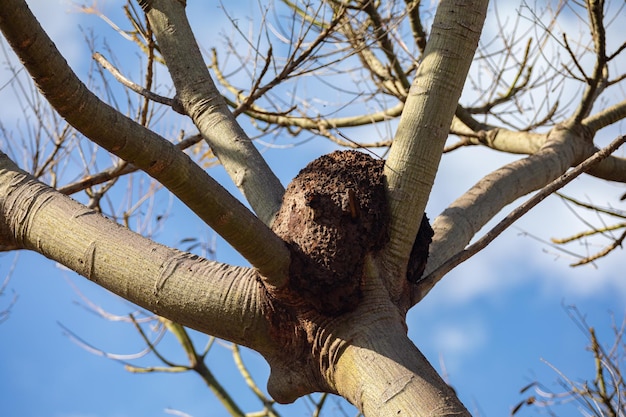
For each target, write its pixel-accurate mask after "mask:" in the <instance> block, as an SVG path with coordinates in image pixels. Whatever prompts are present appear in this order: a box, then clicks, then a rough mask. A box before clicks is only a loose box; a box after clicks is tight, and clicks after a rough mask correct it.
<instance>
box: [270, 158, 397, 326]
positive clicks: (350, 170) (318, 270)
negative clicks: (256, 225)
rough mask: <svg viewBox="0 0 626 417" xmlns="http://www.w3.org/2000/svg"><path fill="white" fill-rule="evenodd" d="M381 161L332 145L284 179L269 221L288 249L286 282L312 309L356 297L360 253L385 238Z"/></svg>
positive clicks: (339, 308) (336, 308)
mask: <svg viewBox="0 0 626 417" xmlns="http://www.w3.org/2000/svg"><path fill="white" fill-rule="evenodd" d="M383 166H384V161H382V160H377V159H374V158H372V157H370V156H369V155H366V154H364V153H362V152H357V151H337V152H333V153H331V154H329V155H324V156H322V157H320V158H318V159H316V160H314V161H313V162H311V163H310V164H309V165H307V166H306V167H305V168H304V169H303V170H302V171H300V173H299V174H298V175H297V176H296V178H294V180H293V181H292V182H291V183H290V184H289V186H288V187H287V190H286V191H285V196H284V198H283V204H282V206H281V209H280V211H279V212H278V215H277V217H276V220H275V221H274V224H273V226H272V228H273V230H274V231H275V232H276V233H277V234H278V235H279V236H280V237H281V238H282V239H283V240H285V242H287V244H288V245H289V248H290V250H291V253H292V262H291V268H290V287H291V289H292V290H294V291H295V292H297V293H298V294H299V295H301V296H302V297H303V298H305V299H306V300H307V301H308V302H309V303H310V304H311V305H312V306H313V307H314V308H315V309H316V310H317V311H319V312H321V313H324V314H329V315H336V314H340V313H343V312H346V311H350V310H352V309H354V308H355V307H356V306H357V304H358V302H359V300H360V297H361V280H362V272H363V259H364V257H365V254H366V253H367V252H371V251H376V250H379V249H381V248H382V247H383V246H384V244H385V243H386V242H387V236H388V232H387V227H388V210H387V200H386V195H385V187H384V183H383Z"/></svg>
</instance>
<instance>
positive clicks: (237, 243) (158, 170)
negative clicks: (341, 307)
mask: <svg viewBox="0 0 626 417" xmlns="http://www.w3.org/2000/svg"><path fill="white" fill-rule="evenodd" d="M0 7H1V8H2V15H1V16H2V17H1V18H0V27H1V29H2V32H3V34H4V35H5V37H6V39H7V40H8V41H9V43H10V44H11V46H12V48H13V50H14V51H15V52H16V53H17V55H18V56H19V57H20V58H21V60H22V62H23V63H24V65H25V67H26V69H27V70H28V71H29V72H30V74H31V76H32V77H33V79H34V80H35V82H36V83H37V85H38V87H39V89H40V90H41V92H42V93H43V94H44V95H45V96H46V98H47V100H48V101H49V102H50V104H51V105H52V107H53V108H54V109H55V110H56V111H57V112H58V113H59V114H60V115H61V116H62V117H64V118H65V119H66V120H67V121H68V122H69V123H70V124H72V125H73V126H74V127H75V128H76V129H77V130H78V131H80V132H81V133H83V134H84V135H85V136H86V137H88V138H89V139H91V140H92V141H93V142H95V143H97V144H98V145H100V146H102V147H103V148H105V149H107V150H108V151H109V152H111V153H114V154H115V155H117V156H119V157H120V158H122V159H124V160H126V161H128V162H130V163H132V164H134V165H135V166H137V167H138V168H140V169H142V170H143V171H145V172H146V173H148V174H149V175H150V176H152V177H153V178H154V179H156V180H157V181H159V182H161V184H163V185H164V186H166V187H167V188H168V189H169V190H170V191H172V193H174V194H175V195H176V196H177V197H178V198H180V199H181V201H183V202H184V203H185V204H186V205H187V206H188V207H189V208H190V209H191V210H193V211H194V212H195V213H196V214H197V215H198V216H199V217H200V218H201V219H203V220H204V221H205V222H206V223H207V224H208V225H210V226H211V227H213V228H214V230H215V231H216V232H217V233H219V234H220V235H222V236H223V237H224V238H225V239H226V240H227V241H228V242H229V243H231V244H232V245H233V247H235V248H236V249H237V250H238V251H239V252H240V253H242V255H243V256H244V257H246V259H248V261H250V263H251V264H252V265H254V266H256V267H258V268H259V270H260V271H261V272H262V274H263V275H266V276H271V275H274V277H275V279H277V283H278V282H281V280H282V279H284V278H285V274H286V268H287V265H288V263H289V255H288V251H287V248H286V247H285V245H284V243H283V241H282V240H281V239H279V238H278V237H276V235H275V234H274V233H272V232H271V230H269V228H267V227H266V226H265V225H264V224H262V223H261V222H260V221H259V219H258V218H256V217H255V216H254V215H253V214H252V213H251V212H250V211H249V210H248V209H247V208H246V207H245V206H244V205H243V204H241V203H240V202H239V201H238V200H237V199H235V198H234V197H233V196H232V195H231V194H230V193H229V192H228V191H226V190H225V189H224V188H223V187H222V186H221V185H220V184H218V183H217V182H216V181H215V180H213V179H212V178H211V177H210V176H209V175H208V174H207V173H206V172H205V171H204V170H203V169H202V168H201V167H199V166H198V165H197V164H195V163H194V162H193V161H192V160H191V159H190V158H189V157H188V156H187V155H186V154H184V153H183V152H182V151H181V150H179V149H177V148H176V147H175V146H174V145H173V144H171V143H170V142H169V141H167V140H165V139H164V138H162V137H161V136H159V135H157V134H156V133H154V132H152V131H151V130H149V129H147V128H145V127H144V126H141V125H140V124H138V123H136V122H134V121H133V120H131V119H129V118H127V117H125V116H124V115H122V114H121V113H119V112H118V111H116V110H115V109H113V108H111V107H110V106H109V105H107V104H106V103H104V102H102V101H101V100H100V99H99V98H98V97H97V96H96V95H95V94H93V93H92V92H91V91H89V89H88V88H87V87H86V86H85V85H84V84H83V83H82V82H81V81H80V79H79V78H78V77H77V76H76V74H74V72H73V71H72V69H71V68H70V67H69V66H68V64H67V62H66V61H65V59H64V58H63V56H62V55H61V54H60V53H59V51H58V49H57V48H56V47H55V45H54V44H53V42H52V41H51V40H50V38H49V37H48V36H47V34H46V33H45V32H44V31H43V29H42V28H41V26H40V25H39V22H38V21H37V20H36V18H35V17H34V16H33V15H32V13H31V12H30V10H29V9H28V6H27V5H26V4H25V3H24V1H23V0H7V1H4V2H2V6H0ZM103 124H106V129H103V128H102V126H103ZM242 230H246V231H248V233H245V234H242V233H241V231H242ZM248 234H249V236H248ZM255 239H258V241H257V242H256V243H254V241H255ZM279 254H280V255H279Z"/></svg>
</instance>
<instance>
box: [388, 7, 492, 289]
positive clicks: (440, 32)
mask: <svg viewBox="0 0 626 417" xmlns="http://www.w3.org/2000/svg"><path fill="white" fill-rule="evenodd" d="M487 4H488V1H487V0H480V1H473V2H458V1H442V2H441V3H440V4H439V6H438V8H437V14H436V15H435V20H434V22H433V26H432V29H431V34H430V38H429V40H428V43H427V45H426V50H425V51H424V56H423V60H422V62H421V63H420V66H419V68H418V71H417V74H416V76H415V79H414V80H413V84H412V86H411V89H410V91H409V96H408V98H407V101H406V103H405V107H404V110H403V112H402V116H401V118H400V124H399V126H398V130H397V132H396V135H395V138H394V142H393V144H392V146H391V150H390V152H389V158H388V159H387V161H386V165H385V175H386V176H387V181H388V189H389V192H388V196H389V205H390V211H391V226H390V230H391V239H390V243H389V245H388V247H387V249H386V251H385V255H384V257H385V261H386V264H387V265H388V266H389V268H391V269H396V271H395V273H394V274H393V275H394V276H403V273H402V271H403V269H402V268H403V266H406V264H407V261H408V259H409V254H410V251H411V248H412V246H413V242H414V240H415V236H416V235H417V231H418V229H419V225H420V222H421V219H422V213H424V209H425V207H426V202H427V200H428V196H429V194H430V190H431V188H432V184H433V182H434V179H435V175H436V173H437V169H438V166H439V160H440V158H441V154H442V152H443V147H444V143H445V140H446V138H447V136H448V131H449V127H450V124H451V123H452V117H453V116H454V112H455V109H456V107H457V103H458V99H459V97H460V95H461V90H462V89H463V84H464V82H465V78H466V77H467V73H468V71H469V67H470V64H471V62H472V59H473V56H474V52H475V51H476V47H477V45H478V39H479V37H480V33H481V30H482V26H483V23H484V20H485V16H486V13H487ZM397 268H400V271H397ZM398 272H400V273H398ZM402 285H404V282H402V281H398V282H395V283H392V287H395V288H394V290H393V291H392V292H393V293H394V295H393V296H398V295H399V293H400V292H401V291H402V289H401V287H402Z"/></svg>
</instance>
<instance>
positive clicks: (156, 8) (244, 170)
mask: <svg viewBox="0 0 626 417" xmlns="http://www.w3.org/2000/svg"><path fill="white" fill-rule="evenodd" d="M139 4H140V5H141V7H142V8H143V9H144V10H145V12H146V14H147V16H148V19H149V20H150V23H151V24H152V28H153V31H154V34H155V37H156V39H157V43H158V45H159V50H160V51H161V54H162V55H163V57H164V58H165V62H166V63H167V68H168V70H169V72H170V75H171V77H172V81H173V82H174V86H175V87H176V94H177V98H178V100H179V101H180V103H181V105H182V107H183V109H184V111H185V113H186V114H188V115H189V117H191V119H192V120H193V122H194V124H195V125H196V126H197V127H198V130H199V131H200V133H201V134H202V135H203V136H204V138H205V139H206V141H207V143H208V144H209V146H211V149H212V151H213V153H214V154H215V156H217V158H218V159H219V160H220V162H221V163H222V165H223V166H224V168H225V169H226V171H227V172H228V174H229V176H230V177H231V178H232V180H233V182H234V183H235V185H236V186H237V187H238V188H239V189H240V190H241V192H242V193H243V194H244V196H245V197H246V199H247V200H248V202H249V203H250V205H251V206H252V208H253V209H254V211H255V212H256V213H257V215H258V216H259V218H260V219H261V220H263V222H264V223H265V224H267V225H269V224H271V222H272V220H273V218H274V215H275V214H276V212H277V211H278V208H279V207H280V205H281V203H282V196H283V193H284V191H285V190H284V188H283V186H282V185H281V184H280V181H279V180H278V178H277V177H276V176H275V175H274V173H273V172H272V170H271V169H270V168H269V166H268V165H267V163H266V162H265V160H264V159H263V157H262V156H261V154H260V153H259V151H258V150H257V149H256V148H255V146H254V144H253V143H252V141H251V140H250V138H248V136H247V135H246V133H245V132H244V131H243V129H242V128H241V126H239V124H238V123H237V121H236V120H235V117H234V116H233V114H232V113H231V112H230V110H229V108H228V105H227V104H226V101H224V98H223V97H222V95H221V94H220V92H219V91H218V90H217V88H216V87H215V84H214V83H213V80H212V79H211V76H210V74H209V70H208V68H207V66H206V64H205V62H204V59H203V58H202V54H201V53H200V49H199V48H198V45H197V43H196V40H195V37H194V35H193V32H192V30H191V27H190V26H189V22H188V21H187V16H186V15H185V6H184V4H183V2H180V1H173V0H153V1H150V0H145V1H139Z"/></svg>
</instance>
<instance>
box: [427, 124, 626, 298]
mask: <svg viewBox="0 0 626 417" xmlns="http://www.w3.org/2000/svg"><path fill="white" fill-rule="evenodd" d="M625 141H626V136H620V137H619V138H617V139H615V140H614V141H613V142H612V143H611V144H610V145H609V146H607V147H606V148H603V149H601V150H599V151H598V152H596V153H594V154H593V155H592V156H591V157H589V158H587V159H585V161H583V162H582V163H580V164H579V165H577V166H576V168H574V169H572V170H570V171H567V172H566V173H564V174H563V175H561V176H560V177H559V178H557V179H555V180H554V181H552V182H551V183H550V184H548V185H547V186H546V187H544V188H543V189H541V191H540V192H538V193H537V194H535V195H534V196H532V197H531V198H530V199H528V200H527V201H526V202H524V204H522V205H520V206H518V207H517V208H516V209H515V210H513V211H512V212H511V213H509V214H508V215H507V216H506V217H505V218H504V219H503V220H501V221H500V222H499V223H498V224H497V225H496V226H495V227H494V228H492V229H491V230H490V231H489V232H487V233H486V234H485V235H484V236H482V237H481V238H480V239H479V240H477V241H476V242H475V243H473V244H472V245H470V246H469V247H467V248H466V249H464V250H462V251H460V252H459V253H457V254H456V255H454V256H452V257H451V258H449V259H448V260H447V261H445V262H444V263H443V264H442V265H441V266H439V267H438V268H437V269H436V270H435V271H432V272H431V273H430V274H429V275H428V276H426V277H424V279H423V280H422V281H421V282H420V283H419V284H418V285H419V287H420V290H419V291H420V292H421V293H424V294H425V293H426V292H427V291H428V290H429V289H430V288H432V287H433V286H434V284H435V283H436V282H437V281H438V280H439V279H440V278H441V277H443V276H444V275H445V274H447V273H448V272H449V271H450V270H452V269H453V268H455V267H456V266H457V265H459V264H461V263H462V262H464V261H466V260H467V259H469V258H470V257H472V256H473V255H475V254H476V253H478V252H479V251H481V250H483V249H484V248H485V247H486V246H487V245H488V244H490V243H491V242H492V241H493V240H494V239H495V238H496V237H498V236H499V235H500V234H501V233H502V232H503V231H504V230H506V229H508V228H509V227H510V226H511V225H512V224H513V223H514V222H515V221H517V220H518V219H519V218H520V217H522V216H523V215H524V214H526V213H527V212H528V211H529V210H531V209H532V208H533V207H535V206H536V205H537V204H539V203H540V202H542V201H543V200H544V199H545V198H546V197H548V196H549V195H550V194H552V193H554V192H555V191H557V190H559V189H561V188H563V187H564V186H565V185H567V184H569V183H570V182H571V181H572V180H573V179H575V178H576V177H578V176H579V175H580V174H583V173H584V172H586V171H587V170H589V169H590V168H591V167H593V166H594V165H596V164H598V163H599V162H600V161H601V160H603V159H605V158H607V157H608V156H609V155H610V154H611V153H613V152H614V151H615V150H617V148H619V147H620V146H621V145H622V144H623V143H624V142H625ZM422 297H423V296H422Z"/></svg>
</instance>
